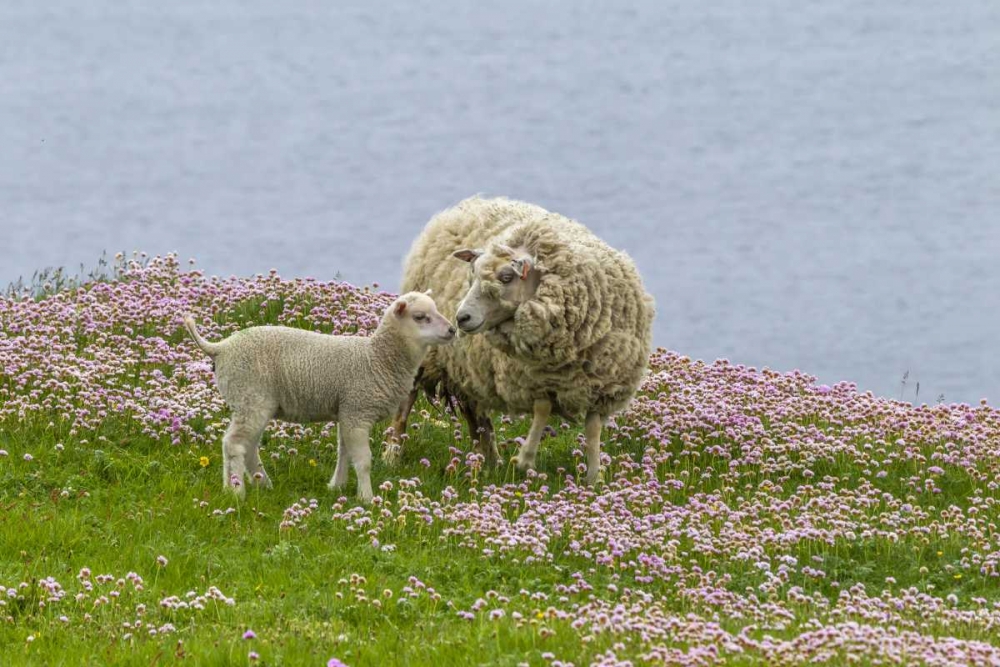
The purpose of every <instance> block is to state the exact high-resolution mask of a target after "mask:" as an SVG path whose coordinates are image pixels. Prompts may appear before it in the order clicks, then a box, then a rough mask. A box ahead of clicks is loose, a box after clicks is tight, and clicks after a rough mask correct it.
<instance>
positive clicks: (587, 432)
mask: <svg viewBox="0 0 1000 667" xmlns="http://www.w3.org/2000/svg"><path fill="white" fill-rule="evenodd" d="M603 425H604V424H603V420H602V419H601V415H599V414H597V413H596V412H590V413H588V414H587V421H586V423H585V424H584V430H583V432H584V438H585V439H586V441H587V485H588V486H593V485H594V484H596V483H597V481H598V480H599V479H600V478H601V427H602V426H603Z"/></svg>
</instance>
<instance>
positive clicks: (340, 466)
mask: <svg viewBox="0 0 1000 667" xmlns="http://www.w3.org/2000/svg"><path fill="white" fill-rule="evenodd" d="M350 458H351V457H350V455H349V454H348V453H347V447H345V446H344V427H343V426H341V425H340V424H338V425H337V469H336V470H334V471H333V477H332V478H331V479H330V483H329V484H327V488H329V489H330V490H331V491H333V490H334V489H339V488H340V487H342V486H343V485H344V484H347V470H348V466H350V463H351V462H350Z"/></svg>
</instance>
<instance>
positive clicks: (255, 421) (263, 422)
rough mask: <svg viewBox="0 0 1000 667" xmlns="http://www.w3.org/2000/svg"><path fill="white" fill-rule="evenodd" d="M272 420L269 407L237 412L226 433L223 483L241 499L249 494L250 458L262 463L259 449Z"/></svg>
mask: <svg viewBox="0 0 1000 667" xmlns="http://www.w3.org/2000/svg"><path fill="white" fill-rule="evenodd" d="M270 419H271V413H270V411H267V410H245V411H238V412H233V415H232V417H231V418H230V420H229V427H228V428H227V429H226V434H225V435H223V436H222V485H223V487H225V488H228V489H231V490H233V491H234V492H235V493H236V495H238V496H239V497H240V498H242V497H244V496H245V495H246V488H245V487H244V483H245V481H246V480H245V478H246V474H247V461H248V460H250V461H253V460H256V461H257V465H260V454H259V452H258V450H257V448H258V446H259V444H260V436H261V435H263V433H264V428H265V427H266V426H267V422H268V421H270ZM251 467H252V466H251ZM261 471H263V467H261Z"/></svg>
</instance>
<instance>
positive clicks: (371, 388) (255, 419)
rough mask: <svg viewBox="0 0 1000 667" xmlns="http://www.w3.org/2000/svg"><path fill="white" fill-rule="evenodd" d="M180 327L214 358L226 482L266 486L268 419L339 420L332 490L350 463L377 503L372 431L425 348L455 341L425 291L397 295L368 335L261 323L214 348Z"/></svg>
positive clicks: (362, 490) (239, 488)
mask: <svg viewBox="0 0 1000 667" xmlns="http://www.w3.org/2000/svg"><path fill="white" fill-rule="evenodd" d="M184 326H185V327H186V328H187V331H188V333H189V334H190V335H191V337H192V338H193V339H194V341H195V343H197V344H198V347H200V348H201V349H202V350H204V351H205V353H206V354H208V356H210V357H212V360H213V361H214V364H215V378H216V383H217V384H218V387H219V392H220V393H221V394H222V397H223V398H224V399H225V401H226V404H227V405H228V406H229V408H230V409H231V411H232V416H231V421H230V424H229V428H228V429H226V433H225V435H224V436H223V438H222V478H223V485H224V486H229V487H231V488H233V489H234V490H235V491H236V493H237V494H238V495H240V496H243V495H244V494H245V491H244V488H243V481H244V476H245V475H247V474H249V475H250V476H251V479H252V481H253V482H254V483H259V484H265V485H267V486H270V480H269V479H268V477H267V473H265V472H264V468H263V466H262V465H261V461H260V454H259V452H258V447H259V444H260V437H261V435H262V434H263V432H264V428H265V427H266V426H267V423H268V422H269V421H270V420H271V418H273V417H276V418H278V419H283V420H286V421H292V422H300V423H302V422H318V421H336V422H337V423H338V425H337V469H336V472H334V474H333V478H332V479H331V480H330V484H329V486H330V488H331V489H334V488H337V487H340V486H342V485H343V484H344V483H345V482H347V474H348V463H351V464H353V465H354V470H355V473H356V474H357V476H358V497H359V498H360V499H361V500H362V501H364V502H368V501H369V500H371V498H372V485H371V477H370V472H371V450H370V448H369V446H368V437H369V433H370V431H371V427H372V425H373V424H375V422H377V421H380V420H382V419H385V418H387V417H388V416H390V415H391V414H393V413H395V412H396V411H397V410H399V408H400V406H401V405H402V404H403V403H404V402H405V401H406V399H407V396H408V394H409V393H410V389H411V388H412V387H413V381H414V376H415V375H416V373H417V369H419V368H420V364H421V363H422V362H423V360H424V356H425V355H426V354H427V351H428V349H429V348H430V347H431V346H433V345H439V344H442V343H447V342H449V341H451V340H452V339H453V338H454V337H455V329H454V327H452V326H451V323H450V322H448V320H446V319H445V318H444V317H442V316H441V314H440V313H439V312H438V310H437V308H436V307H435V305H434V300H433V299H431V298H430V297H429V296H427V295H426V294H421V293H419V292H410V293H408V294H404V295H403V296H401V297H399V298H398V299H396V301H395V302H394V303H393V304H392V305H391V306H390V307H389V308H388V309H387V310H386V312H385V314H384V315H383V317H382V321H381V323H380V324H379V326H378V329H376V331H375V333H374V334H372V336H371V337H363V336H331V335H327V334H321V333H317V332H314V331H305V330H301V329H291V328H288V327H278V326H260V327H251V328H248V329H244V330H242V331H238V332H236V333H235V334H233V335H232V336H230V337H229V338H226V339H225V340H222V341H220V342H217V343H209V342H208V341H206V340H205V339H204V338H202V337H201V336H200V335H199V334H198V330H197V328H196V327H195V323H194V319H193V318H192V317H190V316H187V317H185V318H184Z"/></svg>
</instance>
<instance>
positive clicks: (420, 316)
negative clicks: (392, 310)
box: [413, 313, 427, 322]
mask: <svg viewBox="0 0 1000 667" xmlns="http://www.w3.org/2000/svg"><path fill="white" fill-rule="evenodd" d="M413 320H414V321H415V322H426V321H427V316H426V315H424V314H422V313H418V314H417V315H414V316H413Z"/></svg>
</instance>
